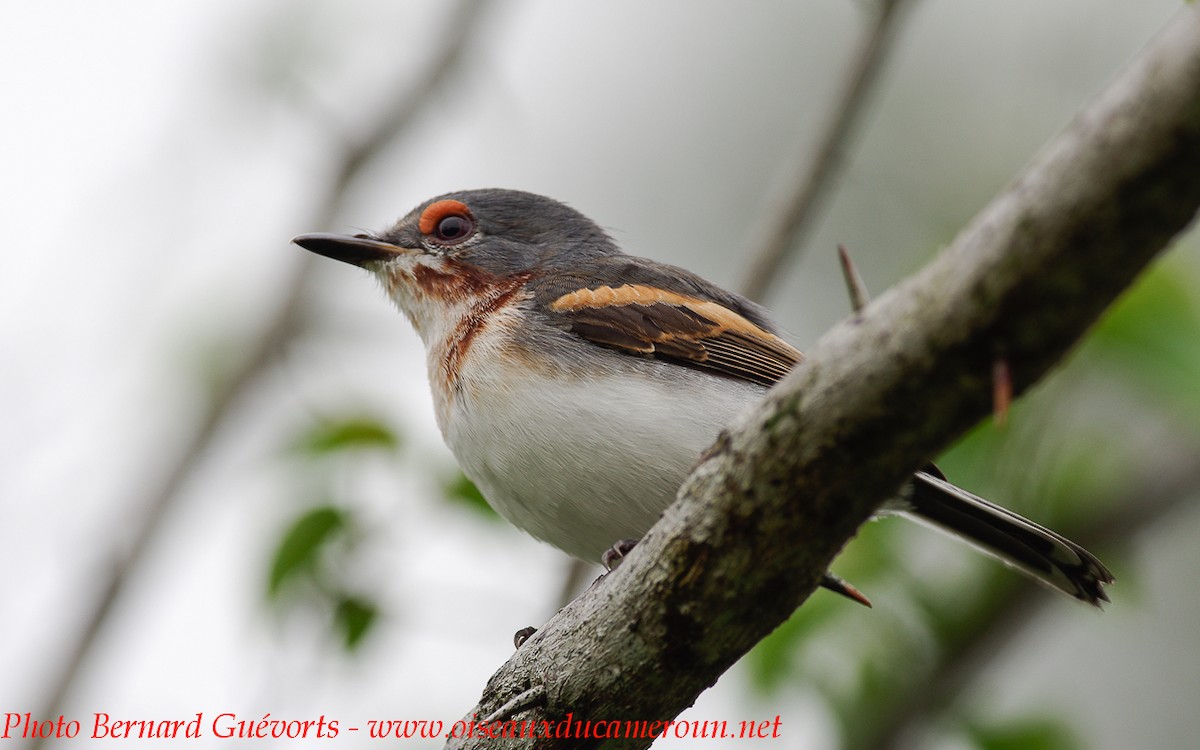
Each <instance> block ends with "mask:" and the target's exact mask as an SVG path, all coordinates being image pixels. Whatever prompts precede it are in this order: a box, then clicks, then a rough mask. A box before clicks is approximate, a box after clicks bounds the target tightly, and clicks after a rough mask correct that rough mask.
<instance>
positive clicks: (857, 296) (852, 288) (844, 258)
mask: <svg viewBox="0 0 1200 750" xmlns="http://www.w3.org/2000/svg"><path fill="white" fill-rule="evenodd" d="M837 251H838V260H840V261H841V262H842V276H843V277H844V278H845V279H846V289H847V290H849V292H850V306H851V307H853V308H854V313H855V314H856V315H857V314H858V313H861V312H862V311H863V308H864V307H866V306H867V305H868V304H870V302H871V293H870V292H869V291H867V285H866V283H865V282H864V281H863V279H862V276H860V275H859V273H858V267H857V266H855V265H854V261H853V260H851V259H850V251H849V250H847V249H846V246H845V245H840V244H839V245H838V246H837Z"/></svg>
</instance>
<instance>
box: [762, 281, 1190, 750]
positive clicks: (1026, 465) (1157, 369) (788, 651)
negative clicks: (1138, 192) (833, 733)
mask: <svg viewBox="0 0 1200 750" xmlns="http://www.w3.org/2000/svg"><path fill="white" fill-rule="evenodd" d="M1189 270H1190V269H1189V268H1188V267H1187V266H1186V265H1184V264H1183V263H1181V262H1179V261H1177V260H1175V259H1174V258H1169V259H1167V261H1165V262H1162V263H1159V264H1157V265H1156V266H1154V267H1153V268H1152V269H1151V270H1150V271H1148V272H1147V273H1146V274H1145V275H1144V277H1143V278H1142V280H1141V281H1140V282H1139V283H1138V284H1137V285H1136V287H1135V288H1134V289H1133V290H1131V291H1130V292H1129V293H1128V294H1126V295H1125V297H1124V298H1122V300H1121V301H1120V302H1119V304H1117V305H1116V306H1115V307H1114V308H1113V309H1112V310H1110V311H1109V312H1108V313H1107V314H1106V315H1105V316H1104V318H1103V319H1102V320H1101V321H1100V322H1099V323H1098V325H1097V327H1096V328H1095V330H1094V331H1093V333H1092V335H1091V336H1090V337H1089V338H1088V339H1087V341H1085V342H1084V344H1083V346H1082V347H1081V348H1080V351H1079V352H1078V354H1077V355H1076V356H1075V357H1073V358H1072V360H1071V361H1070V362H1069V363H1068V364H1067V365H1065V366H1064V367H1063V368H1061V370H1060V371H1059V372H1057V373H1056V374H1055V375H1054V376H1053V377H1051V378H1050V379H1049V380H1048V381H1047V382H1045V383H1044V384H1042V385H1039V386H1038V387H1037V388H1035V389H1034V390H1033V391H1032V392H1031V393H1029V394H1026V395H1025V396H1024V397H1023V398H1022V399H1021V400H1020V401H1018V402H1017V403H1016V404H1015V405H1014V407H1013V409H1012V412H1011V413H1010V417H1009V424H1008V426H1007V427H1005V428H1003V429H1001V428H997V427H996V425H995V424H994V423H993V422H992V420H990V419H989V420H985V421H984V422H982V423H981V424H979V425H978V426H977V427H976V428H975V429H973V430H971V431H970V432H969V433H968V434H967V435H966V436H965V437H964V438H963V439H962V440H961V441H959V442H958V444H956V445H955V446H954V447H953V448H952V449H951V450H949V451H948V452H947V453H946V454H945V455H944V456H943V457H941V458H940V459H939V462H938V463H939V465H940V466H941V468H942V469H943V470H945V471H946V473H947V474H948V475H949V476H950V477H951V478H952V480H954V481H955V482H957V483H959V484H962V485H964V486H966V487H968V488H971V489H975V490H977V491H979V492H980V493H981V494H983V495H984V496H991V497H994V498H996V499H997V500H999V501H1000V502H1001V503H1002V504H1003V505H1006V506H1009V507H1012V508H1014V509H1017V510H1018V511H1021V512H1024V513H1025V514H1027V515H1030V516H1032V517H1034V518H1035V519H1036V520H1038V521H1041V522H1043V523H1046V524H1048V525H1050V526H1052V527H1055V528H1056V529H1058V530H1059V531H1061V532H1062V533H1064V534H1065V535H1067V536H1068V537H1070V536H1073V535H1075V534H1074V532H1075V531H1076V530H1078V529H1079V528H1081V527H1082V526H1084V525H1088V526H1094V525H1095V523H1094V522H1095V521H1097V520H1098V518H1097V516H1101V515H1103V514H1104V513H1105V511H1107V510H1111V511H1118V510H1120V508H1116V507H1112V506H1111V503H1112V502H1114V501H1115V500H1116V498H1114V497H1113V494H1114V489H1113V488H1114V487H1123V486H1125V485H1126V481H1124V480H1127V478H1128V477H1129V476H1130V475H1131V473H1132V472H1134V471H1136V470H1137V468H1138V466H1139V465H1140V463H1141V460H1142V459H1141V458H1140V457H1139V455H1138V453H1137V450H1136V449H1137V447H1138V445H1137V444H1136V443H1135V441H1133V440H1131V439H1130V437H1129V436H1130V434H1132V433H1134V432H1135V431H1136V430H1135V429H1134V425H1132V424H1126V423H1124V422H1123V421H1122V420H1128V419H1130V415H1131V414H1132V415H1134V421H1137V420H1138V419H1141V420H1145V423H1147V424H1161V423H1168V422H1169V423H1172V424H1174V423H1178V424H1177V426H1178V427H1183V428H1184V429H1197V428H1200V312H1198V308H1197V305H1196V303H1195V301H1194V300H1195V291H1194V290H1195V288H1196V286H1197V281H1196V279H1194V278H1192V277H1190V276H1189ZM1097 374H1099V375H1097ZM1081 393H1082V394H1083V395H1082V397H1079V398H1077V396H1079V394H1081ZM1097 399H1104V400H1105V403H1106V405H1108V406H1110V407H1117V404H1116V403H1115V400H1120V401H1122V402H1127V403H1121V404H1120V405H1119V407H1117V408H1109V409H1105V410H1097V409H1096V408H1095V401H1096V400H1097ZM1114 423H1115V424H1114ZM1106 502H1107V503H1109V505H1107V506H1106V504H1105V503H1106ZM1085 521H1086V522H1088V523H1086V524H1085V523H1084V522H1085ZM931 533H933V532H932V531H930V530H928V529H921V528H914V527H913V524H905V523H901V522H898V521H888V520H884V521H882V522H879V523H871V524H867V525H866V526H865V527H864V528H863V529H862V530H861V531H860V533H859V536H858V538H856V539H855V540H854V541H852V542H851V543H850V545H848V547H847V549H846V551H845V553H843V555H842V556H841V557H840V558H838V560H837V561H836V563H835V565H834V570H835V572H837V573H838V574H839V575H842V576H844V577H845V578H846V579H847V580H848V581H850V582H851V583H853V584H854V585H856V586H858V587H859V588H860V589H861V590H862V591H863V593H865V594H866V595H867V596H868V597H871V598H872V599H873V600H874V602H875V605H876V606H875V608H874V609H873V610H871V611H866V610H864V609H862V608H861V607H856V606H854V605H853V604H851V603H849V602H847V601H845V600H842V599H840V598H838V597H836V596H833V595H830V594H828V593H825V592H820V591H818V593H816V594H814V596H813V597H812V598H811V599H810V600H809V601H808V602H807V603H805V605H804V606H803V607H801V608H800V609H799V610H798V611H797V612H796V613H795V614H794V615H793V616H792V618H791V619H789V620H788V622H786V623H785V624H784V625H783V626H781V627H780V628H778V629H777V630H776V631H775V632H774V633H773V634H772V635H771V636H770V637H768V638H767V639H765V640H764V641H763V642H762V643H760V644H759V645H758V646H757V647H756V648H755V649H754V650H753V651H752V652H751V653H750V654H749V655H748V656H747V657H746V659H744V660H743V666H744V667H745V668H746V669H747V672H748V675H749V677H750V680H751V683H752V684H753V685H754V686H755V687H756V688H758V689H759V690H762V691H764V692H770V691H773V690H776V689H778V688H779V687H780V686H781V685H782V684H784V683H788V682H800V683H805V684H807V685H810V686H812V687H815V688H816V689H817V690H818V692H819V693H820V694H821V695H822V696H824V699H825V700H826V701H827V702H828V704H829V706H830V708H831V709H832V711H833V713H834V715H835V716H836V717H838V720H839V723H840V729H841V736H842V745H841V746H842V747H843V748H845V749H853V748H862V749H863V750H866V749H867V748H874V747H877V746H879V745H880V744H883V743H885V742H886V741H887V740H889V739H891V738H892V733H893V732H895V731H897V730H898V729H899V728H900V727H901V726H904V725H905V723H906V721H907V719H908V718H909V716H910V714H911V713H912V712H913V711H929V712H933V713H932V715H935V716H941V715H943V714H944V715H945V716H947V717H948V718H950V719H952V720H957V724H961V725H963V726H965V727H966V734H967V736H968V737H967V739H968V741H969V742H970V743H971V744H972V745H973V746H975V747H978V748H980V749H981V750H1009V749H1012V748H1022V749H1023V750H1040V749H1041V748H1055V749H1056V750H1059V749H1062V748H1075V747H1080V744H1079V742H1078V741H1077V739H1076V738H1075V737H1074V736H1073V735H1072V734H1071V733H1070V732H1069V729H1068V728H1067V727H1066V726H1064V725H1063V724H1062V723H1061V722H1058V721H1054V720H1052V719H1038V720H1028V721H1020V722H1016V723H1013V722H1007V723H989V722H987V721H974V720H972V721H968V720H967V719H966V717H964V716H963V715H962V714H961V711H962V709H961V708H959V707H957V706H955V705H954V701H953V697H954V696H953V694H952V695H950V696H946V695H942V694H941V693H939V692H938V691H939V684H938V682H939V680H940V679H941V678H942V677H943V675H946V674H948V673H949V672H950V671H952V667H953V665H955V664H956V663H958V662H960V661H963V660H970V659H983V660H986V659H987V658H988V657H989V655H990V652H989V653H987V654H981V653H979V652H978V649H980V648H981V644H984V645H985V646H986V643H988V641H987V640H986V636H987V635H989V634H990V630H991V629H992V628H993V627H995V626H996V623H997V622H1001V620H1000V617H1001V615H1002V614H1003V613H1004V612H1006V611H1008V610H1009V609H1010V608H1011V607H1012V606H1014V605H1015V604H1016V603H1017V602H1020V601H1022V600H1024V599H1025V598H1026V597H1027V595H1028V594H1029V593H1030V592H1031V591H1033V590H1034V589H1035V584H1032V583H1031V582H1029V581H1027V580H1025V579H1023V578H1022V577H1021V576H1020V575H1019V574H1018V573H1017V572H1015V571H1012V570H1008V569H1006V568H1004V567H1003V566H1001V565H998V564H995V563H992V562H989V561H987V560H986V559H984V558H982V556H980V555H978V554H975V553H974V552H973V551H969V550H965V549H964V551H963V552H962V554H961V556H955V557H953V558H949V557H947V558H946V560H945V561H943V562H941V563H940V564H938V565H935V566H929V565H923V564H922V560H921V558H922V557H923V552H924V551H923V549H922V548H923V547H924V546H925V541H926V540H928V538H929V537H928V536H926V535H928V534H931ZM947 554H950V553H947ZM926 562H927V561H926ZM910 571H911V572H910ZM1118 578H1119V579H1121V582H1122V586H1128V585H1129V583H1130V580H1129V579H1130V576H1127V575H1125V574H1124V573H1121V574H1118ZM985 668H986V667H985ZM955 692H956V691H955ZM936 696H940V698H939V697H936ZM926 700H928V701H929V703H926V702H925V701H926ZM946 701H949V704H950V705H948V706H947V705H944V704H945V703H946ZM929 715H930V714H927V715H926V718H928V716H929Z"/></svg>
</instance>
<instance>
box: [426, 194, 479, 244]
mask: <svg viewBox="0 0 1200 750" xmlns="http://www.w3.org/2000/svg"><path fill="white" fill-rule="evenodd" d="M417 228H418V229H420V230H421V234H424V235H425V236H426V237H429V238H430V239H431V240H433V241H434V242H436V243H437V244H439V245H457V244H458V243H460V242H463V241H464V240H466V239H468V238H470V237H471V236H472V235H473V234H475V218H474V217H473V216H471V209H469V208H467V207H466V206H465V205H464V204H462V203H461V202H459V201H456V200H440V201H435V202H434V203H431V204H430V205H429V206H428V207H427V208H426V209H425V210H424V211H423V212H421V218H420V220H419V221H418V223H417Z"/></svg>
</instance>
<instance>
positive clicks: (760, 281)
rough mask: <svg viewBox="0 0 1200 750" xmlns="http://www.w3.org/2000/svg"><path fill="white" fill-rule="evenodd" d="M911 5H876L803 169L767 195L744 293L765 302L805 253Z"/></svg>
mask: <svg viewBox="0 0 1200 750" xmlns="http://www.w3.org/2000/svg"><path fill="white" fill-rule="evenodd" d="M911 2H912V0H873V1H872V2H871V3H869V5H870V6H871V9H870V12H872V13H873V14H874V16H873V18H872V19H871V21H870V28H869V29H868V31H867V33H866V35H865V36H864V37H863V39H862V41H861V43H860V45H859V48H858V51H857V53H856V54H855V55H854V57H853V58H852V61H851V67H850V69H849V70H848V71H847V75H846V79H845V81H846V82H845V84H844V86H843V88H842V90H841V91H840V92H839V94H838V98H837V103H836V105H835V106H834V109H833V111H832V113H831V115H830V117H829V120H828V122H827V123H826V125H825V127H824V129H823V130H822V131H821V134H820V135H819V136H818V138H817V143H816V145H815V147H814V148H813V149H812V152H811V153H809V154H808V155H807V160H806V164H807V166H806V167H805V168H804V169H800V168H798V167H797V166H795V165H788V168H787V169H786V170H785V171H784V173H783V174H781V175H779V177H778V178H777V179H778V180H779V182H780V183H782V185H783V186H782V187H781V188H779V189H778V192H777V194H775V195H768V197H767V199H766V201H764V205H765V206H766V211H765V212H764V214H763V216H762V219H761V222H759V224H756V225H755V226H760V225H761V227H762V230H761V231H758V232H755V234H754V235H752V237H751V242H750V244H749V246H748V247H747V248H746V251H745V252H746V255H747V256H749V257H750V258H751V261H750V263H749V265H748V268H749V270H748V271H747V273H746V276H745V278H744V279H742V282H741V286H740V289H741V292H742V294H744V295H746V296H747V297H749V298H750V299H755V300H760V301H761V300H763V299H764V298H765V297H766V296H767V294H768V293H769V292H770V291H771V289H772V285H773V284H774V283H775V282H776V281H778V280H779V279H780V278H781V276H782V274H781V273H780V271H781V270H782V269H783V267H784V265H785V264H786V263H788V262H789V261H790V260H792V259H794V258H795V257H796V256H797V255H798V254H800V253H801V252H802V251H803V249H804V241H805V240H806V239H807V238H808V236H809V233H810V232H811V231H812V228H813V225H814V224H815V223H816V221H817V219H818V218H819V217H820V214H821V209H822V208H823V206H824V201H825V199H826V198H827V197H828V196H829V195H830V193H831V192H832V190H833V186H834V184H835V183H836V182H837V179H838V174H839V172H840V171H841V167H842V164H843V160H844V159H845V156H846V152H847V150H848V149H849V147H850V143H851V139H852V138H853V137H854V134H855V131H856V130H857V129H858V127H859V124H860V122H861V120H862V117H863V115H864V113H865V112H866V107H867V103H868V102H869V101H870V97H871V92H872V90H873V88H874V86H875V82H876V80H877V79H878V78H879V74H880V72H881V71H882V70H883V69H884V65H885V64H886V62H887V59H888V51H889V50H890V49H891V45H892V42H893V40H894V39H895V37H896V36H897V34H898V33H899V27H900V20H901V18H902V16H903V15H904V13H905V12H906V11H907V9H908V6H909V5H910V4H911Z"/></svg>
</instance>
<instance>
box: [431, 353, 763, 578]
mask: <svg viewBox="0 0 1200 750" xmlns="http://www.w3.org/2000/svg"><path fill="white" fill-rule="evenodd" d="M487 339H490V340H486V341H485V340H480V341H477V343H476V346H477V347H478V348H475V349H473V351H472V353H471V357H470V358H469V362H468V363H467V364H466V366H464V367H463V369H462V372H461V379H460V385H461V388H460V390H458V392H457V393H455V394H454V395H453V396H452V397H451V398H450V399H448V400H446V399H444V398H443V399H439V400H440V401H442V403H439V408H438V417H439V423H440V426H441V428H442V432H443V434H444V436H445V438H446V442H447V443H448V444H449V446H450V448H451V450H453V451H454V454H455V455H456V456H457V458H458V460H459V463H460V464H461V466H462V469H463V471H464V472H465V473H466V474H467V476H468V477H470V478H471V480H472V481H474V482H475V483H476V484H477V485H478V486H479V488H480V490H481V491H482V492H483V494H484V496H485V497H487V499H488V501H489V502H490V503H491V504H492V505H493V507H495V509H496V510H497V511H498V512H499V513H500V514H501V515H502V516H504V517H505V518H507V519H508V520H509V521H511V522H512V523H513V524H515V525H516V526H518V527H520V528H522V529H524V530H525V531H527V532H529V533H530V534H532V535H533V536H535V537H538V538H539V539H543V540H545V541H547V542H549V543H551V544H553V545H555V546H556V547H559V548H560V549H562V550H564V551H566V552H568V553H570V554H572V555H576V556H578V557H581V558H583V559H587V560H593V561H595V560H599V558H600V556H601V554H602V553H603V552H604V550H606V549H608V548H609V547H610V546H611V545H612V544H613V543H614V542H617V541H619V540H621V539H638V538H640V537H641V536H642V535H643V534H644V533H645V532H646V531H647V530H648V529H649V528H650V526H651V525H653V524H654V522H655V521H656V520H657V519H658V517H659V515H660V513H661V512H662V511H663V509H665V508H666V506H667V505H668V504H669V503H670V502H671V501H672V500H673V499H674V497H675V493H676V491H677V490H678V488H679V485H680V484H681V483H682V481H683V479H684V477H685V476H686V475H687V473H688V471H689V470H690V469H691V467H692V466H693V465H694V464H695V462H696V460H697V459H698V458H699V455H700V453H701V451H703V450H704V449H705V448H707V447H708V446H709V445H711V444H712V442H713V441H714V440H715V439H716V437H717V433H718V432H719V431H720V430H721V428H722V427H725V426H728V425H729V424H730V423H731V422H732V421H733V420H734V418H735V417H736V416H737V415H738V414H739V413H740V412H741V411H742V410H744V409H745V408H746V407H748V406H749V405H750V404H752V403H754V402H755V401H757V400H758V399H760V398H761V397H762V394H763V393H764V392H765V391H764V389H763V388H761V387H760V386H756V385H752V384H749V383H744V382H741V381H736V380H732V379H729V378H724V377H719V376H714V375H709V374H706V373H702V372H699V371H696V370H693V369H689V368H686V367H682V366H677V365H670V364H665V363H662V362H658V361H653V360H632V359H631V358H628V357H626V356H625V355H623V354H617V353H615V352H607V351H605V352H603V353H602V358H603V359H605V360H609V361H610V363H615V364H616V365H617V366H616V367H615V368H613V369H606V368H603V367H601V368H591V367H589V368H588V369H587V374H588V376H587V377H586V379H585V378H583V377H579V376H578V375H573V374H566V373H561V372H560V373H555V374H554V375H553V376H552V375H551V374H550V373H549V372H548V371H547V369H546V368H544V367H519V366H512V365H509V366H506V365H501V364H499V362H500V361H501V360H502V358H499V357H494V356H489V355H494V354H496V351H495V350H494V347H496V346H498V345H499V342H498V341H497V340H496V338H492V337H487ZM489 349H492V351H488V350H489ZM485 360H486V361H485ZM480 363H484V365H483V366H480ZM597 370H598V371H599V372H609V373H611V374H608V375H593V374H592V373H594V372H596V371H597ZM614 370H615V372H614ZM639 376H640V377H639ZM435 390H436V389H435Z"/></svg>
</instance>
